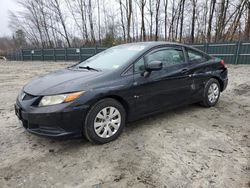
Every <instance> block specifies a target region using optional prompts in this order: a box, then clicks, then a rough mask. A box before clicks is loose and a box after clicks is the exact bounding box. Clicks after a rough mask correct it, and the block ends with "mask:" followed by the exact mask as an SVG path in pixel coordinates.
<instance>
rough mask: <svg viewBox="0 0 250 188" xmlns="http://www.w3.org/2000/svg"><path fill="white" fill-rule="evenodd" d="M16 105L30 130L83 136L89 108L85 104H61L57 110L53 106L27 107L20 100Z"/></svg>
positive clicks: (37, 132)
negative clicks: (74, 105) (66, 105)
mask: <svg viewBox="0 0 250 188" xmlns="http://www.w3.org/2000/svg"><path fill="white" fill-rule="evenodd" d="M14 107H15V113H16V115H17V117H18V118H19V120H20V121H21V122H22V125H23V127H24V128H25V129H26V130H27V131H28V132H30V133H34V134H37V135H41V136H48V137H79V136H81V135H82V128H83V123H84V119H85V118H84V117H85V115H86V112H87V109H88V106H85V105H83V106H80V107H76V108H74V107H72V108H64V107H63V105H61V107H59V109H56V110H55V108H53V107H44V108H40V109H37V108H38V107H36V108H27V109H25V108H24V107H23V106H22V105H20V103H19V102H18V101H17V103H16V104H15V106H14ZM49 108H52V110H49Z"/></svg>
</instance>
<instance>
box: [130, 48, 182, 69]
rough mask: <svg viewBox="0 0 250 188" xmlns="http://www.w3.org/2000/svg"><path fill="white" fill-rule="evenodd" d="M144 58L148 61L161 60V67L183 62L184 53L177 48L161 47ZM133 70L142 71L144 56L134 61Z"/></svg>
mask: <svg viewBox="0 0 250 188" xmlns="http://www.w3.org/2000/svg"><path fill="white" fill-rule="evenodd" d="M145 58H146V59H147V62H148V63H150V62H152V61H161V62H162V64H163V67H169V66H171V65H178V64H183V63H185V57H184V53H183V51H182V50H179V49H161V50H159V51H155V52H152V53H151V54H148V55H146V56H145ZM134 70H135V72H142V71H144V70H145V66H144V58H141V59H140V60H139V61H137V62H136V63H135V66H134Z"/></svg>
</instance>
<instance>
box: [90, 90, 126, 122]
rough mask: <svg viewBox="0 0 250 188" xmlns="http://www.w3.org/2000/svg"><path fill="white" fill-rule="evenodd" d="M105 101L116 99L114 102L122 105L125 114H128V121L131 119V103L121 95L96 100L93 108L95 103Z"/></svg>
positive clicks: (101, 97)
mask: <svg viewBox="0 0 250 188" xmlns="http://www.w3.org/2000/svg"><path fill="white" fill-rule="evenodd" d="M103 99H114V100H116V101H118V102H119V103H121V105H122V106H123V107H124V109H125V112H126V120H127V119H128V118H129V116H130V111H131V107H130V105H129V103H128V102H127V101H126V100H125V99H124V98H123V97H121V96H119V95H114V94H111V95H102V96H99V97H98V98H96V100H94V101H93V102H92V104H91V106H93V105H94V104H95V103H97V102H98V101H100V100H103Z"/></svg>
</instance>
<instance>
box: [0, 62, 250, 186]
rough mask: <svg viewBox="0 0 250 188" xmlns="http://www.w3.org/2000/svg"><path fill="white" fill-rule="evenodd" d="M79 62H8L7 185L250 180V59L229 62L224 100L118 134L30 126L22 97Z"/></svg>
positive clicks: (4, 85)
mask: <svg viewBox="0 0 250 188" xmlns="http://www.w3.org/2000/svg"><path fill="white" fill-rule="evenodd" d="M69 64H72V63H63V62H57V63H55V62H0V187H1V188H3V187H25V188H29V187H79V188H80V187H98V188H100V187H115V188H117V187H218V188H221V187H235V188H239V187H249V186H250V185H249V184H250V66H247V65H237V66H232V65H231V66H229V79H230V81H229V85H228V88H227V90H226V91H225V92H223V93H222V95H221V98H220V101H219V103H218V105H217V106H216V107H213V108H209V109H207V108H203V107H200V106H198V105H190V106H187V107H182V108H179V109H175V110H172V111H169V112H165V113H162V114H159V115H155V116H152V117H149V118H147V119H144V120H140V121H137V122H134V123H131V124H129V125H127V126H126V128H125V130H124V132H123V134H122V135H121V136H120V137H119V138H118V139H117V140H116V141H114V142H112V143H108V144H105V145H93V144H91V143H89V142H87V141H86V140H85V139H71V140H69V139H68V140H53V139H48V138H42V137H38V136H35V135H32V134H30V133H27V132H26V131H25V130H24V129H23V128H22V127H21V126H20V125H19V123H18V120H17V118H16V116H15V115H14V109H13V104H14V103H15V98H16V96H17V94H18V92H19V91H20V89H21V88H22V86H23V85H24V84H25V83H27V82H28V81H29V80H30V79H31V78H34V77H36V76H38V75H41V74H45V73H47V72H50V71H53V70H57V69H60V68H63V67H66V66H67V65H69Z"/></svg>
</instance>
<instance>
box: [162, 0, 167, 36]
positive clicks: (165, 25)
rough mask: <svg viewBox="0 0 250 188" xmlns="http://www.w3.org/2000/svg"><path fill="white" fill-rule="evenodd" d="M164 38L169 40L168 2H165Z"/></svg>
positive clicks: (165, 0)
mask: <svg viewBox="0 0 250 188" xmlns="http://www.w3.org/2000/svg"><path fill="white" fill-rule="evenodd" d="M163 3H164V34H165V35H164V37H165V40H167V35H168V34H167V25H168V0H164V1H163Z"/></svg>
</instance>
